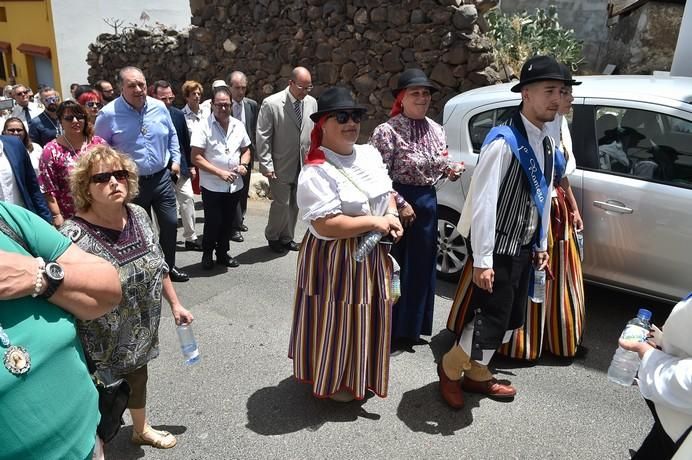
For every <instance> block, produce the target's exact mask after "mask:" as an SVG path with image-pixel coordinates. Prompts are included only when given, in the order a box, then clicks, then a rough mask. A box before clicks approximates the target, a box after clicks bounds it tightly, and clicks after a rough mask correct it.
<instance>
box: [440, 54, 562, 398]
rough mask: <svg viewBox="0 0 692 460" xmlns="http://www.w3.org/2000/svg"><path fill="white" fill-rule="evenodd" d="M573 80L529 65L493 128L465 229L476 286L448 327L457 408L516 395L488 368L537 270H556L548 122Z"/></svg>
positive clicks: (447, 380)
mask: <svg viewBox="0 0 692 460" xmlns="http://www.w3.org/2000/svg"><path fill="white" fill-rule="evenodd" d="M566 82H567V77H565V75H564V73H563V72H562V70H561V68H560V65H559V64H558V62H557V61H555V59H553V58H551V57H547V56H535V57H532V58H530V59H529V60H527V61H526V63H524V65H523V66H522V69H521V76H520V81H519V83H517V84H516V85H514V86H513V87H512V91H513V92H520V93H521V99H522V103H521V105H520V106H519V107H518V110H517V111H516V113H515V114H514V116H513V118H512V119H511V120H510V122H509V124H508V126H502V127H495V128H493V130H491V132H490V133H489V134H488V136H487V137H486V139H485V142H484V143H483V147H482V148H481V153H480V156H479V159H478V165H477V166H476V169H475V170H474V173H473V179H472V181H471V187H470V190H469V195H468V197H467V198H466V202H465V203H464V209H463V211H462V215H461V220H460V223H459V231H460V233H461V234H462V235H463V236H464V237H466V238H467V241H468V242H469V249H470V252H471V256H472V257H471V258H469V261H470V262H467V265H468V263H472V264H473V266H472V267H469V266H467V267H465V269H464V274H463V275H462V278H461V280H460V283H465V284H462V285H468V286H469V288H468V289H457V293H456V296H455V298H454V303H453V306H452V311H451V313H450V318H449V321H448V323H447V324H448V325H453V329H454V330H455V332H456V333H457V337H458V339H459V340H458V341H457V343H455V344H454V346H453V347H452V349H451V350H450V351H449V352H447V353H446V354H445V355H444V357H443V358H442V360H441V361H440V363H439V365H438V374H439V376H440V392H441V393H442V396H443V398H444V399H445V401H446V402H447V403H448V404H449V405H450V406H451V407H454V408H457V409H458V408H461V407H462V406H463V405H464V398H463V392H462V389H463V391H467V392H472V393H481V394H485V395H487V396H489V397H491V398H494V399H512V398H513V397H514V395H515V394H516V390H515V389H514V387H513V386H511V385H510V384H509V382H506V383H503V382H500V381H498V380H497V379H495V378H494V377H493V375H492V373H491V372H490V371H489V370H488V367H487V365H488V363H489V362H490V359H491V358H492V356H493V354H494V353H495V350H497V348H498V347H499V346H500V345H501V344H502V343H506V342H507V341H509V339H510V337H511V333H512V330H514V329H516V328H518V327H521V326H522V325H523V324H524V318H525V313H526V305H527V301H528V296H529V284H530V282H531V280H532V279H533V270H532V265H533V267H535V269H537V270H543V269H544V268H545V267H546V266H547V265H548V258H549V257H548V253H547V243H548V241H547V240H548V238H547V235H548V223H549V220H550V191H551V188H552V180H553V176H554V172H553V151H554V147H555V146H554V143H553V141H552V139H551V138H550V137H549V135H548V133H547V130H546V127H545V123H546V122H549V121H552V120H553V119H554V118H555V115H556V114H557V110H558V107H559V104H560V95H561V92H562V91H563V88H564V87H565V83H566ZM471 268H472V270H471ZM471 271H472V275H471ZM471 276H472V280H473V282H472V283H469V278H471ZM450 327H451V326H450ZM462 374H463V380H461V377H462Z"/></svg>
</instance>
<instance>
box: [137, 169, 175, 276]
mask: <svg viewBox="0 0 692 460" xmlns="http://www.w3.org/2000/svg"><path fill="white" fill-rule="evenodd" d="M132 201H133V203H135V204H137V205H139V206H141V207H143V208H144V210H145V211H146V212H147V214H149V217H151V210H152V208H153V210H154V213H155V214H156V221H157V223H158V225H159V244H160V245H161V250H163V256H164V258H165V259H166V263H167V264H168V267H169V268H171V269H172V268H173V267H175V240H176V236H177V234H178V215H177V212H176V201H175V187H174V186H173V181H171V175H170V173H169V171H168V169H166V168H164V169H162V170H161V171H159V172H157V173H155V174H151V175H149V176H139V194H138V195H137V196H136V197H135V199H134V200H132Z"/></svg>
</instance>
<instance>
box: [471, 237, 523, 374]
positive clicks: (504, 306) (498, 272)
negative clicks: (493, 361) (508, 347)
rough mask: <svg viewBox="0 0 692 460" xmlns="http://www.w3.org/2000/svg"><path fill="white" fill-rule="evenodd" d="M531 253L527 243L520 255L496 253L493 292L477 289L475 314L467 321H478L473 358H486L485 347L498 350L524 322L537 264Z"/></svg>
mask: <svg viewBox="0 0 692 460" xmlns="http://www.w3.org/2000/svg"><path fill="white" fill-rule="evenodd" d="M469 247H470V246H469ZM531 254H532V248H531V245H530V244H529V245H526V246H523V247H522V248H521V249H520V251H519V255H517V256H507V255H500V254H494V255H493V270H494V271H495V282H494V283H493V292H492V293H491V292H488V291H486V290H484V289H481V288H479V287H476V288H475V289H474V290H473V294H472V295H471V303H470V308H472V309H473V314H468V315H467V316H466V320H467V321H471V320H473V321H474V322H475V323H474V335H473V344H472V350H471V358H472V359H476V360H478V359H483V353H482V351H483V350H496V349H497V348H498V347H499V346H500V345H501V344H502V338H503V337H504V335H505V332H506V331H508V330H510V329H516V328H519V327H521V326H523V325H524V321H525V318H526V306H527V305H528V296H529V279H530V276H531V270H532V267H533V264H532V261H531ZM469 313H471V312H469Z"/></svg>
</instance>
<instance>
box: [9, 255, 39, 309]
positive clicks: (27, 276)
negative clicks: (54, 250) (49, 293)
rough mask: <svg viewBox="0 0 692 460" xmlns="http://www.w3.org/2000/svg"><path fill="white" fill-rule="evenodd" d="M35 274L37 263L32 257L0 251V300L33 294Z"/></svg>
mask: <svg viewBox="0 0 692 460" xmlns="http://www.w3.org/2000/svg"><path fill="white" fill-rule="evenodd" d="M37 273H38V261H37V260H36V259H34V258H33V257H30V256H24V255H22V254H17V253H14V252H5V251H0V300H9V299H18V298H21V297H26V296H28V295H31V294H33V292H34V283H35V282H36V274H37ZM43 286H44V288H45V286H46V283H45V280H44V282H43Z"/></svg>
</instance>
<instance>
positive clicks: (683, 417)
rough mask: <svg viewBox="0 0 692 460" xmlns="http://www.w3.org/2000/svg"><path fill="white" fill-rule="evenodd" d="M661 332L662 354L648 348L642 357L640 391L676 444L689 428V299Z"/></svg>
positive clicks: (691, 339) (691, 378) (691, 311)
mask: <svg viewBox="0 0 692 460" xmlns="http://www.w3.org/2000/svg"><path fill="white" fill-rule="evenodd" d="M662 331H663V335H662V336H660V337H657V339H656V341H657V343H658V345H660V346H661V348H662V350H663V351H661V350H657V349H651V350H649V351H647V352H646V354H644V357H643V358H642V362H641V366H640V367H639V391H641V393H642V396H644V397H645V398H646V399H649V400H650V401H652V402H653V403H654V405H655V406H656V413H657V414H658V417H659V419H660V420H661V425H663V429H665V430H666V433H667V434H668V436H670V437H671V439H672V440H673V441H677V440H678V438H680V436H682V434H683V433H684V432H685V430H686V429H687V428H688V427H689V426H690V425H692V333H691V332H690V331H692V298H688V299H687V300H683V301H681V302H679V303H678V304H677V305H676V306H675V307H674V308H673V311H672V312H671V313H670V316H668V319H667V320H666V322H665V324H664V325H663V328H662ZM688 441H689V439H688Z"/></svg>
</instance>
